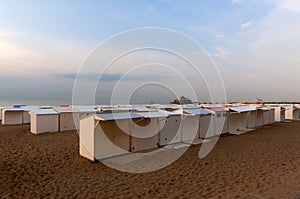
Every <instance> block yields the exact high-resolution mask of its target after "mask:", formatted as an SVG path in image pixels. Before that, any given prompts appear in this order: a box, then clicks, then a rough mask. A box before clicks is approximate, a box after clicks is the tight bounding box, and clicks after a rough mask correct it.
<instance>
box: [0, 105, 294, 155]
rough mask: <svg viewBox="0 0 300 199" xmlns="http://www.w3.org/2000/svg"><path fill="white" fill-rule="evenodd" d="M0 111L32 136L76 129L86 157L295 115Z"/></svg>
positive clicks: (167, 109) (276, 110)
mask: <svg viewBox="0 0 300 199" xmlns="http://www.w3.org/2000/svg"><path fill="white" fill-rule="evenodd" d="M0 111H1V114H0V115H1V116H0V120H1V123H2V125H16V124H30V131H31V132H32V133H34V134H40V133H46V132H63V131H69V130H79V135H80V143H79V144H80V155H81V156H83V157H85V158H88V159H90V160H92V161H95V160H101V159H106V158H110V157H114V156H119V155H123V154H126V153H129V152H140V151H145V150H152V149H156V148H158V147H163V146H165V145H170V144H175V143H193V142H194V141H196V140H199V139H200V140H201V139H206V138H210V137H216V136H220V135H221V134H225V133H230V134H240V133H243V132H248V131H250V130H253V129H255V128H257V127H260V126H264V125H268V124H271V123H274V122H284V121H286V120H298V119H300V105H296V104H288V105H275V104H274V105H263V106H262V105H255V104H253V105H245V104H200V105H195V104H191V105H176V104H168V105H159V104H151V105H116V106H109V105H106V106H69V105H62V106H56V107H52V106H26V105H14V106H12V107H0Z"/></svg>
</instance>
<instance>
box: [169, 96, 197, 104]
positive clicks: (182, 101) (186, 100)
mask: <svg viewBox="0 0 300 199" xmlns="http://www.w3.org/2000/svg"><path fill="white" fill-rule="evenodd" d="M171 104H193V102H192V100H190V99H189V98H187V97H184V96H181V97H180V98H177V99H175V100H174V101H173V102H171Z"/></svg>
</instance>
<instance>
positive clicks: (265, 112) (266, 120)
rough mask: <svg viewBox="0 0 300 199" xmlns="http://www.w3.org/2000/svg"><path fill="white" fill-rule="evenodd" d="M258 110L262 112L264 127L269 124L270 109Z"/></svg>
mask: <svg viewBox="0 0 300 199" xmlns="http://www.w3.org/2000/svg"><path fill="white" fill-rule="evenodd" d="M260 110H262V112H263V117H262V125H263V126H264V125H268V124H270V109H269V108H267V107H262V108H260Z"/></svg>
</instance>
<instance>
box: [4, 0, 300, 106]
mask: <svg viewBox="0 0 300 199" xmlns="http://www.w3.org/2000/svg"><path fill="white" fill-rule="evenodd" d="M142 27H161V28H169V29H173V30H176V31H179V32H182V33H183V34H185V35H187V36H189V37H191V38H193V39H194V40H195V41H197V42H198V43H199V44H201V45H202V46H203V47H204V48H205V50H207V52H208V53H209V55H210V56H211V57H212V59H213V60H214V61H215V63H216V64H217V66H218V67H219V69H220V72H221V74H222V77H223V80H224V83H225V88H226V91H227V97H228V100H243V99H246V100H254V99H255V98H256V97H259V98H262V99H265V100H298V101H300V93H297V92H295V91H296V90H297V87H296V85H297V82H298V79H299V75H300V67H299V65H300V53H299V52H300V51H299V48H300V39H299V35H300V3H299V1H297V0H266V1H259V0H218V1H211V0H199V1H171V0H160V1H158V0H157V1H129V0H128V1H47V2H46V1H30V0H28V1H15V0H11V1H1V6H0V60H1V62H0V68H1V74H0V92H1V96H0V98H5V99H13V98H49V97H50V96H51V97H52V98H70V97H71V95H72V88H73V82H74V81H73V78H72V77H74V74H75V73H76V72H77V71H78V69H79V67H80V66H81V64H82V63H83V61H84V60H85V59H86V58H87V56H88V55H89V53H90V52H91V51H92V50H93V49H94V48H95V47H96V46H97V45H98V44H99V43H100V42H103V41H104V40H105V39H107V38H109V37H111V36H112V35H115V34H118V33H120V32H122V31H126V30H129V29H133V28H142ZM114 72H115V73H116V74H109V75H111V76H112V77H113V78H116V77H117V78H118V77H119V76H120V75H122V74H119V73H122V70H120V71H118V70H115V71H114ZM93 75H94V74H92V76H93ZM109 75H108V76H107V77H110V76H109ZM146 75H147V74H146ZM106 80H107V79H106ZM86 81H88V80H86ZM109 82H111V80H109V81H108V83H109ZM133 83H134V82H133ZM108 88H110V87H109V86H108ZM144 92H145V91H144ZM146 92H147V91H146ZM141 93H143V91H141ZM206 94H207V93H206V91H203V95H202V96H203V99H207V96H206ZM141 96H143V95H142V94H141ZM200 98H201V97H200ZM146 100H150V99H146ZM151 100H155V99H152V98H151ZM166 100H169V99H166Z"/></svg>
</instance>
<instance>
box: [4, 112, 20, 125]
mask: <svg viewBox="0 0 300 199" xmlns="http://www.w3.org/2000/svg"><path fill="white" fill-rule="evenodd" d="M23 112H24V110H23V109H22V108H3V109H2V121H1V123H2V124H3V125H7V124H23Z"/></svg>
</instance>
